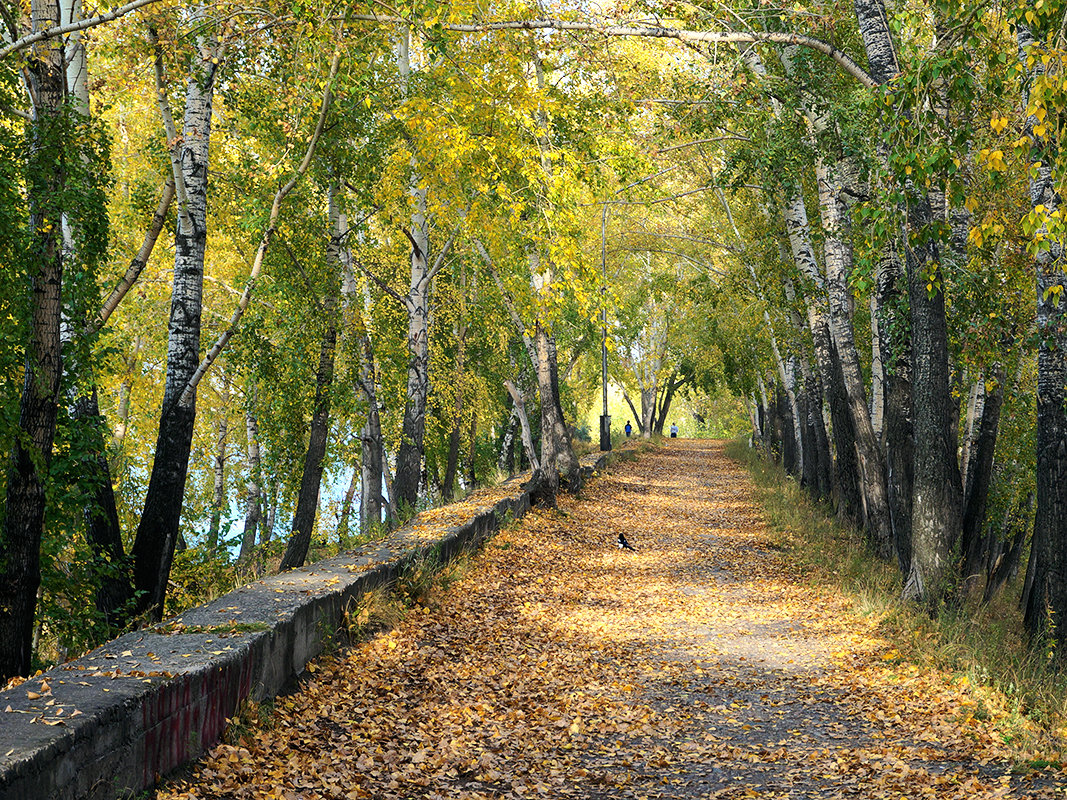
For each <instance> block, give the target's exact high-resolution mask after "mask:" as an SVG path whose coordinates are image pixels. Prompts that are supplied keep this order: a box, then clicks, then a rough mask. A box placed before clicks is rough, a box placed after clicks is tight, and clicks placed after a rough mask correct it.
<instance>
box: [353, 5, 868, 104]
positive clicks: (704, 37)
mask: <svg viewBox="0 0 1067 800" xmlns="http://www.w3.org/2000/svg"><path fill="white" fill-rule="evenodd" d="M350 19H354V20H363V21H366V22H380V23H388V24H397V23H402V24H405V25H410V24H411V20H408V19H403V18H401V17H389V16H381V15H377V14H354V15H352V17H350ZM441 27H442V28H444V29H445V30H447V31H453V32H455V33H490V32H493V31H542V30H554V31H575V32H587V33H598V34H600V35H601V36H643V37H648V38H653V39H674V40H676V41H679V42H685V43H700V44H754V43H758V42H762V43H765V44H783V45H799V46H800V47H807V48H809V49H811V50H816V51H818V52H820V53H823V54H825V55H827V56H829V57H830V58H832V59H833V60H834V61H836V62H837V64H838V65H839V66H840V67H841V68H842V69H843V70H845V72H847V73H848V74H849V75H851V76H852V77H854V78H855V79H856V80H858V81H859V82H860V83H862V84H863V85H864V86H866V87H867V88H869V89H873V88H874V87H875V86H877V85H878V84H877V83H876V82H875V80H874V78H872V77H871V76H870V74H868V72H867V71H866V70H865V69H863V68H862V67H861V66H860V65H859V64H857V63H856V62H855V61H853V60H852V58H851V57H850V56H849V55H848V54H847V53H845V52H843V51H841V50H839V49H838V48H836V47H834V46H833V45H832V44H830V43H828V42H824V41H822V40H821V39H815V38H813V37H811V36H805V35H803V34H800V33H782V32H774V31H747V32H745V31H691V30H685V29H683V28H667V27H663V26H660V25H645V24H640V23H639V24H638V25H636V26H629V25H598V24H596V23H592V22H573V21H568V20H562V19H552V18H548V19H528V20H507V21H501V22H479V23H467V24H452V25H442V26H441Z"/></svg>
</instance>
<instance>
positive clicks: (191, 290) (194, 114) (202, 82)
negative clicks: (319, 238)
mask: <svg viewBox="0 0 1067 800" xmlns="http://www.w3.org/2000/svg"><path fill="white" fill-rule="evenodd" d="M197 51H198V52H197V54H196V55H195V56H194V58H193V63H194V66H193V69H192V72H191V74H190V77H189V81H188V84H187V88H186V96H185V121H184V125H183V130H182V137H181V141H180V142H176V143H174V145H173V146H174V147H176V148H178V150H179V152H178V153H176V154H175V161H176V162H177V163H178V164H179V165H180V176H181V181H180V182H181V183H182V184H184V195H185V196H184V197H183V198H182V199H183V201H184V206H185V207H184V208H183V209H180V212H181V213H179V215H178V227H177V230H176V232H175V236H174V280H173V292H172V294H171V310H170V324H169V330H168V339H167V377H166V381H165V385H164V390H163V407H162V411H161V413H160V420H159V435H158V437H157V439H156V449H155V459H154V461H153V465H152V474H151V477H150V479H149V483H148V493H147V495H146V497H145V504H144V512H143V513H142V515H141V521H140V524H139V525H138V527H137V536H136V538H135V539H134V544H133V551H132V555H133V559H134V588H135V590H136V591H137V593H138V594H137V600H136V606H135V611H136V613H138V614H144V613H147V614H148V616H149V618H151V619H153V620H156V621H158V620H160V619H162V617H163V601H164V597H165V595H166V590H167V580H168V578H169V577H170V568H171V564H172V563H173V560H174V548H175V545H176V544H177V541H178V531H179V522H180V519H181V511H182V500H183V497H184V494H185V480H186V476H187V474H188V469H189V450H190V447H191V445H192V440H193V424H194V422H195V419H196V398H195V394H194V396H193V398H192V401H191V402H189V403H188V404H184V403H180V402H179V400H180V398H181V396H182V393H183V392H184V391H185V389H186V386H187V385H188V383H189V381H190V379H191V378H192V377H193V374H194V373H195V372H196V368H197V366H198V364H199V360H200V359H199V350H200V315H201V310H202V303H203V282H204V250H205V246H206V244H207V190H208V144H209V141H210V136H211V106H212V101H213V97H214V88H215V71H216V69H217V67H216V66H215V65H214V64H213V63H212V58H213V52H214V47H213V43H212V42H209V41H208V40H207V39H206V38H202V39H201V40H200V41H199V42H198V46H197ZM179 196H181V194H180V195H179Z"/></svg>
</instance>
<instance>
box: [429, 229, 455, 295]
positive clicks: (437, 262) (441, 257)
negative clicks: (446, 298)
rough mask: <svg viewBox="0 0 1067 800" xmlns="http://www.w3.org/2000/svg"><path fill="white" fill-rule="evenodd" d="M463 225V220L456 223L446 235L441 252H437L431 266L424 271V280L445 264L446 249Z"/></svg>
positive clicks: (448, 248) (447, 249) (430, 278)
mask: <svg viewBox="0 0 1067 800" xmlns="http://www.w3.org/2000/svg"><path fill="white" fill-rule="evenodd" d="M462 227H463V220H462V219H460V221H459V222H458V223H457V224H456V227H455V228H453V229H452V233H451V235H450V236H449V237H448V241H447V242H445V245H444V247H442V248H441V252H440V253H438V254H437V258H435V259H434V261H433V266H432V267H430V271H429V272H427V273H426V280H428V281H432V280H433V279H434V277H435V276H436V275H437V273H438V272H440V271H441V267H443V266H444V264H445V259H446V258H448V251H449V250H451V249H452V244H453V242H455V241H456V236H458V235H459V231H460V228H462Z"/></svg>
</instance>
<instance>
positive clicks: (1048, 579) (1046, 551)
mask: <svg viewBox="0 0 1067 800" xmlns="http://www.w3.org/2000/svg"><path fill="white" fill-rule="evenodd" d="M1018 37H1019V59H1020V62H1021V63H1022V66H1023V67H1024V69H1027V72H1028V79H1029V80H1031V81H1032V80H1033V79H1034V78H1036V77H1037V75H1038V74H1039V73H1040V72H1041V71H1042V70H1043V67H1042V66H1041V61H1040V59H1038V61H1037V62H1036V63H1035V64H1033V65H1032V67H1028V66H1027V51H1028V49H1029V47H1030V46H1031V45H1032V44H1033V43H1034V38H1033V35H1032V34H1031V32H1030V30H1029V29H1028V28H1027V27H1026V26H1025V25H1019V28H1018ZM1024 102H1025V99H1024ZM1035 123H1036V120H1035V119H1034V118H1033V117H1031V118H1030V119H1028V120H1027V128H1026V133H1027V135H1028V136H1029V137H1030V140H1031V144H1032V145H1033V147H1032V149H1031V153H1032V156H1031V157H1032V159H1033V162H1034V163H1031V165H1030V176H1031V177H1030V203H1031V206H1032V207H1034V208H1036V207H1037V206H1039V205H1041V206H1044V207H1045V210H1046V213H1048V214H1052V213H1054V212H1056V211H1062V210H1063V205H1062V198H1061V197H1060V196H1059V194H1058V193H1057V191H1056V184H1055V181H1054V175H1053V172H1052V165H1053V164H1054V163H1056V161H1057V156H1058V152H1057V151H1058V142H1052V141H1049V142H1048V143H1047V144H1044V145H1042V143H1041V142H1040V141H1039V140H1038V139H1036V138H1035V137H1034V136H1033V126H1034V124H1035ZM1053 135H1055V134H1053ZM1050 139H1051V137H1050ZM1046 241H1047V242H1048V244H1049V247H1048V249H1046V250H1043V251H1042V252H1041V253H1040V254H1038V255H1037V256H1036V258H1035V264H1034V266H1035V268H1036V269H1035V272H1036V289H1037V337H1038V343H1039V344H1038V351H1037V498H1036V501H1037V507H1036V511H1035V513H1034V538H1033V543H1032V544H1031V553H1032V555H1031V562H1032V567H1033V570H1032V580H1029V581H1028V583H1029V584H1030V591H1029V592H1028V594H1027V596H1026V604H1025V624H1026V630H1027V632H1028V633H1029V634H1030V635H1031V637H1033V638H1035V639H1037V638H1039V637H1040V636H1042V635H1050V636H1052V637H1053V639H1054V641H1055V645H1056V658H1057V660H1058V661H1060V662H1061V663H1062V662H1063V659H1064V655H1063V650H1064V648H1063V644H1064V643H1065V642H1067V625H1065V620H1067V392H1065V386H1067V301H1065V300H1064V298H1063V297H1062V295H1061V294H1060V293H1062V287H1063V286H1064V285H1067V274H1065V270H1064V259H1065V256H1064V250H1063V244H1062V243H1060V242H1057V241H1056V240H1055V239H1054V238H1053V239H1049V240H1046ZM1057 292H1060V293H1057ZM1028 577H1029V576H1028Z"/></svg>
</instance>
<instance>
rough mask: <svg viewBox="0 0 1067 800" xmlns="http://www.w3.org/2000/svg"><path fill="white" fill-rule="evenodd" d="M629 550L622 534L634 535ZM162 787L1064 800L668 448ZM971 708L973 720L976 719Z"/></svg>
mask: <svg viewBox="0 0 1067 800" xmlns="http://www.w3.org/2000/svg"><path fill="white" fill-rule="evenodd" d="M620 531H622V532H625V534H626V537H627V538H628V539H629V540H630V542H632V543H633V544H634V546H635V547H636V548H637V552H636V553H630V552H626V551H620V550H618V549H617V548H616V547H615V541H616V537H617V536H618V533H619V532H620ZM431 605H432V606H433V608H432V610H431V609H430V608H419V609H416V610H415V611H414V612H411V613H409V614H408V615H407V616H406V618H405V619H404V620H403V621H402V622H401V623H400V624H399V625H398V626H397V627H396V628H395V629H394V630H392V631H390V632H388V633H385V634H382V635H380V636H377V637H375V638H374V639H372V640H370V641H367V642H365V643H363V644H361V645H359V646H357V647H355V648H353V649H351V650H350V651H347V652H345V653H344V654H342V655H340V656H337V657H335V658H330V659H325V660H322V661H320V662H319V663H318V664H317V665H315V668H314V671H313V673H312V675H311V677H310V679H309V680H308V681H307V683H306V685H305V687H304V689H303V691H301V692H300V693H298V694H296V695H292V696H290V697H287V698H283V699H279V701H278V705H277V709H276V713H275V716H274V724H273V726H272V727H270V728H269V729H268V730H264V731H261V732H257V733H250V734H249V735H248V736H247V737H246V738H245V740H244V741H243V743H242V744H241V745H239V746H231V745H220V746H219V747H216V748H215V749H214V750H213V751H212V752H211V754H210V756H209V757H208V758H206V759H205V760H204V762H203V763H202V764H201V765H200V766H199V767H198V768H197V770H196V771H195V773H194V774H193V775H192V776H191V777H190V778H189V781H190V782H187V783H186V782H183V783H179V784H172V785H170V786H169V787H168V788H166V789H163V790H161V792H160V796H161V797H165V798H190V799H191V798H264V797H284V798H364V797H371V798H415V797H419V798H438V797H440V798H512V797H537V796H541V797H561V798H609V797H610V798H644V797H647V798H746V797H759V798H808V797H812V798H814V797H818V798H961V799H962V798H1000V797H1005V798H1020V799H1021V798H1051V797H1063V796H1064V794H1065V792H1064V789H1063V788H1062V787H1063V786H1065V785H1067V783H1065V782H1063V780H1062V777H1061V776H1060V775H1059V774H1052V773H1050V772H1048V771H1045V772H1043V773H1040V774H1033V775H1026V774H1012V773H1011V772H1010V771H1009V763H1008V761H1007V752H1006V750H1005V749H1004V748H1003V747H1002V746H1001V745H999V744H998V741H999V739H998V736H997V734H996V730H995V728H994V727H993V723H992V721H990V720H989V719H988V717H989V716H991V714H990V712H988V710H986V709H985V708H982V710H981V712H980V713H979V707H978V705H976V701H975V700H974V699H972V698H973V696H974V693H973V692H972V691H971V687H968V686H966V685H965V684H964V682H963V681H958V680H953V679H952V678H951V676H946V675H943V674H936V673H934V674H930V673H920V672H919V671H917V670H915V669H914V668H909V667H908V665H906V664H902V663H899V660H898V659H897V658H896V654H895V653H894V652H893V651H892V650H890V649H889V648H888V646H887V645H886V644H885V643H884V642H881V641H880V640H878V639H877V638H876V637H874V636H872V634H871V627H870V625H871V623H870V622H866V621H864V620H863V619H862V618H859V617H856V616H855V615H854V614H853V613H852V611H851V608H852V605H851V603H850V601H849V600H848V599H847V598H845V597H843V596H842V595H840V594H839V593H838V592H837V591H836V590H834V589H830V588H813V587H812V586H810V585H809V584H808V583H806V582H805V581H803V580H801V579H800V578H799V577H798V576H797V575H796V574H795V573H794V572H793V571H792V570H791V569H790V567H789V565H788V564H787V563H786V562H785V561H784V559H783V556H782V554H780V553H779V552H777V551H776V550H775V549H774V548H773V547H771V546H770V544H769V539H768V537H767V534H766V531H765V529H764V527H763V525H762V523H761V520H760V516H759V513H758V511H757V509H756V508H755V506H754V504H753V501H752V497H751V488H750V486H749V484H748V481H747V476H746V475H745V474H744V473H743V472H742V471H741V470H740V468H738V467H737V466H736V465H735V464H733V463H732V462H730V461H729V460H727V459H726V458H725V456H724V455H723V453H722V448H721V446H720V445H719V444H717V443H711V442H699V441H685V440H675V441H671V442H670V443H669V444H668V445H667V446H666V447H665V448H664V449H661V450H656V451H653V452H650V453H647V454H645V455H643V456H642V457H641V458H640V459H639V460H637V461H635V462H630V463H622V464H619V465H617V466H615V467H614V468H613V469H612V470H611V472H610V474H608V475H605V476H602V477H600V478H598V479H595V480H593V481H592V482H591V483H590V484H589V485H588V486H587V487H586V489H585V490H584V491H583V493H582V496H581V498H580V499H577V500H575V499H573V498H564V499H562V500H561V503H560V508H559V511H549V510H535V511H534V512H532V513H531V514H530V515H529V516H527V517H526V518H525V519H524V520H523V521H522V522H521V524H519V525H517V526H514V527H513V528H512V529H510V530H507V531H505V532H503V533H501V534H500V535H498V536H497V537H496V538H495V539H493V540H492V541H491V542H490V543H489V544H488V546H487V547H486V548H485V551H484V552H483V553H482V554H481V555H480V556H478V557H477V558H476V559H474V561H473V564H472V566H471V568H470V570H469V571H468V572H467V573H466V576H465V577H464V579H463V580H462V581H461V582H459V583H457V584H455V585H454V586H453V587H452V588H451V589H450V590H449V591H448V592H447V593H440V594H439V595H437V596H435V597H434V598H433V600H432V602H431ZM976 713H977V716H976Z"/></svg>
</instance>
